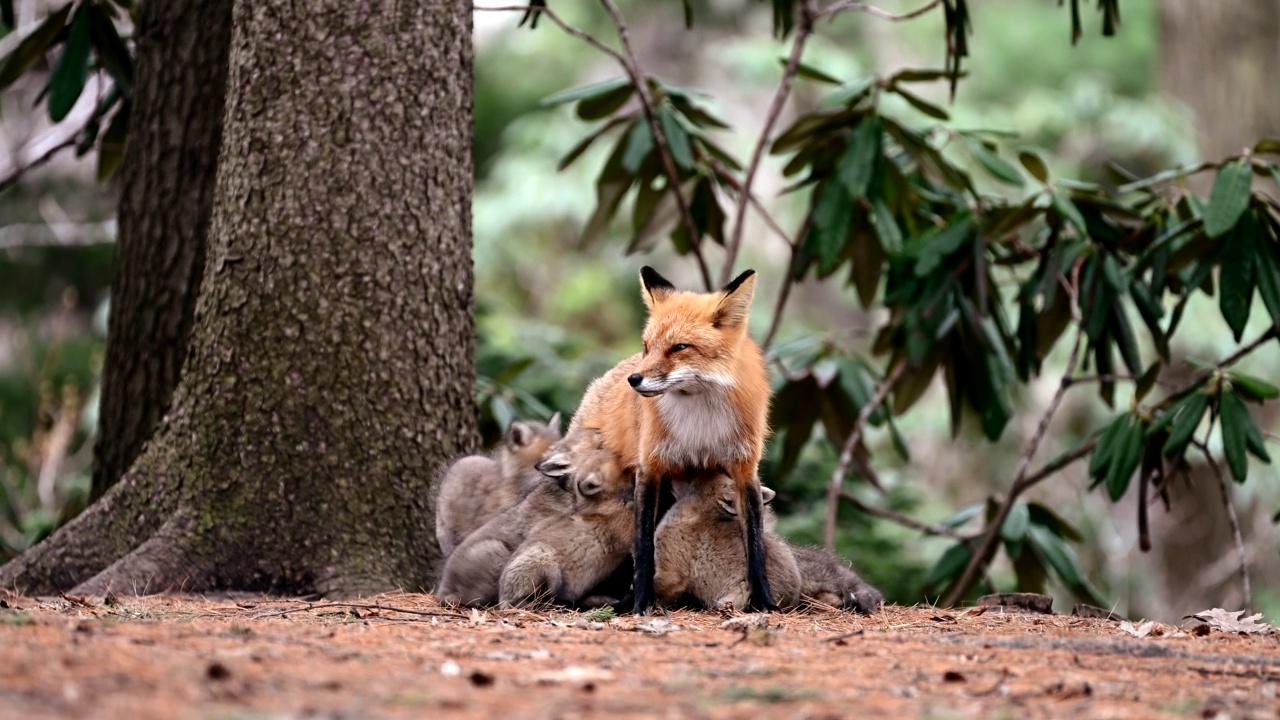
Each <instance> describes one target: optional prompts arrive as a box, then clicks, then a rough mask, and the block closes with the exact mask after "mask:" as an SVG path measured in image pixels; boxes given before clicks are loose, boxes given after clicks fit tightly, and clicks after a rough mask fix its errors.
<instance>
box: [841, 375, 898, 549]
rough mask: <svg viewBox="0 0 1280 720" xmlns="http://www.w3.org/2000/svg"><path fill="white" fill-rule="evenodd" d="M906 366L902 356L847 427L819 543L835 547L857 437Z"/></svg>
mask: <svg viewBox="0 0 1280 720" xmlns="http://www.w3.org/2000/svg"><path fill="white" fill-rule="evenodd" d="M906 369H907V359H906V358H905V357H903V358H902V359H900V360H898V362H897V364H896V365H894V366H893V369H891V370H890V371H889V373H888V374H887V375H885V376H884V379H883V380H881V381H880V386H879V387H877V388H876V392H875V395H873V396H872V397H871V400H870V401H868V402H867V404H866V405H863V406H862V410H860V411H859V412H858V419H857V420H854V422H853V428H852V429H850V430H849V437H848V438H847V439H846V440H845V442H844V447H843V448H841V449H840V462H839V463H838V464H837V465H836V469H835V471H834V472H832V473H831V482H830V483H828V484H827V519H826V522H825V523H824V525H823V528H822V544H823V546H824V547H826V548H827V549H828V550H834V549H835V547H836V520H837V518H838V514H839V507H840V489H841V486H842V485H843V484H844V476H845V475H846V474H847V473H848V472H849V466H850V465H851V464H853V453H854V450H855V449H856V448H857V447H858V441H859V440H861V439H862V430H863V428H865V427H866V426H867V420H869V419H870V418H871V414H872V413H874V412H875V411H876V408H878V407H880V405H881V404H882V403H884V399H885V398H886V397H888V396H889V391H890V390H892V389H893V386H894V385H896V384H897V382H898V379H899V378H901V377H902V373H903V372H904V371H905V370H906Z"/></svg>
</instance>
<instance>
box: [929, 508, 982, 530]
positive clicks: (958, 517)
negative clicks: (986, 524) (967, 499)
mask: <svg viewBox="0 0 1280 720" xmlns="http://www.w3.org/2000/svg"><path fill="white" fill-rule="evenodd" d="M984 507H985V504H984V503H974V504H972V505H967V506H965V507H963V508H961V509H959V510H957V511H956V512H955V514H953V515H948V516H947V517H945V518H943V519H942V520H939V521H938V524H939V525H941V526H942V527H948V528H951V529H952V530H954V529H956V528H958V527H960V526H962V525H964V524H965V523H967V522H969V521H970V520H972V519H974V518H976V517H978V515H979V514H981V513H982V510H983V508H984Z"/></svg>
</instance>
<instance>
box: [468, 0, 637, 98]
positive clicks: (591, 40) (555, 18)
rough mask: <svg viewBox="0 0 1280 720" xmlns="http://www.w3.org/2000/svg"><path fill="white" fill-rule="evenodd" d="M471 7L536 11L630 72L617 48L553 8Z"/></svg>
mask: <svg viewBox="0 0 1280 720" xmlns="http://www.w3.org/2000/svg"><path fill="white" fill-rule="evenodd" d="M471 9H472V10H476V11H480V12H519V13H524V12H536V13H538V14H541V15H544V16H546V17H547V19H549V20H550V21H551V22H553V23H555V25H556V27H558V28H560V29H561V30H563V31H564V32H566V33H568V34H569V35H572V36H574V37H576V38H578V39H579V40H581V41H583V42H585V43H587V44H588V45H590V46H591V47H594V48H595V49H597V50H599V51H600V52H602V53H604V54H605V55H608V56H609V57H611V58H613V59H614V60H617V61H618V64H620V65H622V67H623V69H624V70H627V71H628V72H627V74H628V75H630V74H631V73H630V70H631V68H630V66H629V65H627V60H626V58H624V57H622V55H621V54H619V53H618V51H617V50H614V49H613V48H611V47H609V46H608V45H605V44H604V43H602V42H600V40H598V39H597V38H596V37H595V36H594V35H592V34H590V33H588V32H587V31H585V30H580V29H578V28H576V27H574V26H572V25H570V24H569V23H567V22H565V21H564V20H563V19H562V18H561V17H560V16H559V15H557V14H556V13H555V11H554V10H552V9H551V8H549V7H546V6H533V5H499V6H488V7H486V6H483V5H472V6H471ZM632 81H633V82H634V81H635V78H632Z"/></svg>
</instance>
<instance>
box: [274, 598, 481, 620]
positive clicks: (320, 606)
mask: <svg viewBox="0 0 1280 720" xmlns="http://www.w3.org/2000/svg"><path fill="white" fill-rule="evenodd" d="M330 608H349V609H352V610H376V611H378V612H397V613H404V614H406V615H422V616H424V617H452V618H460V619H463V620H465V619H467V618H468V617H469V616H468V615H466V614H464V613H461V612H458V611H456V610H412V609H409V608H400V607H393V606H390V605H381V604H378V605H370V604H366V603H347V602H326V603H307V604H306V605H305V606H303V607H295V608H285V609H283V610H276V611H273V612H267V613H260V614H257V615H254V616H253V619H254V620H259V619H261V618H268V617H280V616H283V615H291V614H293V613H296V612H310V611H312V610H328V609H330Z"/></svg>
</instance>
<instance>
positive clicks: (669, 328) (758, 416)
mask: <svg viewBox="0 0 1280 720" xmlns="http://www.w3.org/2000/svg"><path fill="white" fill-rule="evenodd" d="M754 289H755V276H754V275H753V276H751V277H749V278H747V279H746V281H745V282H743V283H742V285H741V286H740V287H738V288H737V290H736V291H735V292H734V293H732V294H731V295H729V296H728V297H726V296H725V295H724V293H722V292H715V293H696V292H687V291H677V290H672V291H665V292H657V293H650V292H644V293H643V295H644V299H645V303H646V305H648V307H649V320H648V322H647V323H646V325H645V329H644V347H645V350H644V351H643V352H640V353H637V354H635V355H632V356H631V357H628V358H627V359H625V360H623V361H622V362H620V363H618V365H616V366H614V367H613V369H611V370H609V371H608V372H607V373H605V374H604V375H602V376H600V377H599V378H597V379H596V380H595V381H594V382H592V383H591V385H590V386H589V387H588V388H587V392H586V395H585V396H584V397H583V399H582V404H581V405H580V406H579V408H578V412H577V413H576V414H575V415H574V417H573V421H572V422H571V423H570V425H569V427H570V429H572V428H574V427H577V426H579V425H580V426H582V427H585V428H589V429H592V430H596V431H597V432H599V433H600V434H601V436H602V437H603V441H604V443H605V447H607V448H608V449H610V450H611V451H613V453H614V454H615V455H617V457H618V458H619V460H620V461H621V462H622V464H623V466H624V467H628V468H636V469H642V470H643V471H644V472H645V474H646V475H652V476H655V477H661V476H670V475H675V474H680V473H681V472H682V471H683V470H684V469H685V468H687V467H704V468H708V469H711V468H712V467H714V466H721V467H723V468H724V469H725V470H727V471H729V474H730V475H732V476H734V477H735V478H737V477H738V476H739V475H738V473H737V472H734V469H739V470H747V468H749V470H747V472H748V473H749V474H752V475H754V473H755V469H756V465H757V464H758V463H759V461H760V457H761V455H762V454H763V453H764V443H765V440H766V439H767V437H768V432H769V431H768V418H769V396H770V393H771V390H770V387H769V375H768V370H767V369H766V366H765V361H764V353H763V352H762V351H761V350H760V346H759V345H757V344H756V342H755V341H754V340H752V339H751V337H750V335H748V334H747V317H748V311H749V308H750V302H751V296H752V293H753V291H754ZM726 300H729V301H732V302H729V303H726V302H725V301H726ZM726 304H727V305H728V307H726ZM717 319H718V320H719V326H718V327H717V326H716V321H717ZM680 343H683V344H686V345H690V346H691V347H690V348H689V349H686V350H681V351H679V352H676V353H671V352H670V349H671V347H673V346H675V345H677V344H680ZM681 370H683V371H688V372H692V373H696V374H697V375H698V376H699V377H701V378H703V380H702V381H703V382H704V383H705V382H711V383H714V382H715V380H706V379H705V378H708V377H714V378H725V379H731V381H732V386H731V387H727V388H723V389H720V388H710V389H708V390H707V393H715V394H720V395H722V396H723V399H724V406H725V409H726V410H727V412H725V413H723V414H721V415H719V416H718V417H715V418H714V420H715V421H716V422H717V423H718V424H720V425H721V426H722V427H723V433H724V435H725V436H726V437H728V438H729V440H730V442H729V443H728V444H727V446H721V447H706V448H705V452H706V456H707V458H708V459H710V461H711V462H705V463H704V462H696V461H697V460H698V458H686V461H685V462H681V457H680V456H681V455H682V454H683V455H688V454H689V453H681V452H679V450H681V449H683V448H680V447H678V446H679V445H681V444H683V443H682V441H683V440H684V439H683V438H673V437H672V427H671V424H670V423H669V422H667V421H666V420H664V417H663V413H662V411H661V410H660V409H659V402H660V400H661V399H662V397H663V396H658V397H652V398H647V397H644V396H642V395H641V394H640V393H638V392H636V390H634V389H632V387H631V386H630V385H629V384H628V382H627V377H628V376H630V375H632V374H633V373H638V374H640V375H643V376H645V377H646V378H655V377H661V376H670V375H671V373H673V372H676V371H681ZM676 392H677V394H680V391H676ZM685 394H686V395H687V393H685ZM673 446H676V447H673ZM664 451H665V452H664ZM642 458H643V461H642Z"/></svg>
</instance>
